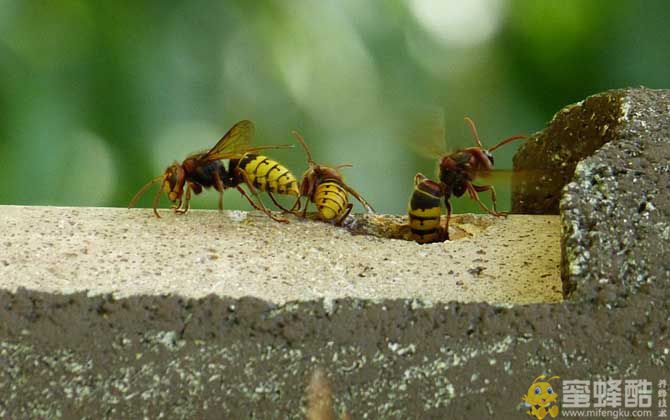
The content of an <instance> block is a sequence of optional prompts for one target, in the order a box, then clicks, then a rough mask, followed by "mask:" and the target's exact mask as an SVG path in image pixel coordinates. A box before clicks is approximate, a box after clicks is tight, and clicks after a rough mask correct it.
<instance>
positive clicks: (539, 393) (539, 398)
mask: <svg viewBox="0 0 670 420" xmlns="http://www.w3.org/2000/svg"><path fill="white" fill-rule="evenodd" d="M546 377H547V375H540V376H538V377H537V378H535V380H534V381H533V383H532V384H530V387H528V393H527V394H526V395H524V396H523V397H521V400H522V401H523V402H524V403H526V406H528V411H526V414H528V415H529V416H533V417H535V418H536V419H537V420H542V419H543V418H545V417H547V414H549V415H551V417H552V418H554V417H556V416H558V410H559V408H558V394H557V393H556V391H554V388H553V387H552V386H551V384H550V383H549V381H551V380H553V379H560V377H558V376H552V377H551V378H549V379H547V380H546V381H545V378H546Z"/></svg>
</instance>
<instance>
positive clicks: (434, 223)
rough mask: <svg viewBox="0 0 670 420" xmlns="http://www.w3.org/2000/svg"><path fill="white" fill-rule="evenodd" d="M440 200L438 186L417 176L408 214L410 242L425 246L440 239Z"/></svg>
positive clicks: (440, 193)
mask: <svg viewBox="0 0 670 420" xmlns="http://www.w3.org/2000/svg"><path fill="white" fill-rule="evenodd" d="M441 199H442V191H441V189H440V186H439V185H438V184H437V183H435V182H433V181H431V180H429V179H427V178H426V177H424V176H421V177H419V175H417V177H416V178H415V181H414V191H413V192H412V197H411V199H410V201H409V212H408V213H409V227H410V230H411V234H410V238H411V239H412V240H414V241H416V242H418V243H422V244H425V243H430V242H435V241H438V240H440V239H441V238H442V226H441V225H440V216H441V213H442V210H441V208H440V200H441Z"/></svg>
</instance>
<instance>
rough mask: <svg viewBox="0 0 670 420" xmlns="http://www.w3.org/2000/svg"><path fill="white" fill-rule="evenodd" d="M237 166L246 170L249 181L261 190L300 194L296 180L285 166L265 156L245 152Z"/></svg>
mask: <svg viewBox="0 0 670 420" xmlns="http://www.w3.org/2000/svg"><path fill="white" fill-rule="evenodd" d="M237 166H238V167H239V168H240V169H242V170H243V171H244V172H246V174H247V176H248V177H249V181H250V182H251V183H252V184H253V186H254V187H256V188H258V189H259V190H261V191H266V192H273V193H278V194H286V195H295V196H296V197H297V196H299V195H300V190H299V189H298V181H297V180H296V178H295V176H294V175H293V174H292V173H291V171H289V170H288V169H287V168H286V167H285V166H283V165H282V164H280V163H279V162H277V161H275V160H272V159H270V158H268V157H266V156H262V155H256V154H253V153H247V154H246V155H244V157H242V159H240V161H239V163H238V164H237Z"/></svg>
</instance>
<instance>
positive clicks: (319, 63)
mask: <svg viewBox="0 0 670 420" xmlns="http://www.w3.org/2000/svg"><path fill="white" fill-rule="evenodd" d="M669 8H670V6H669V5H668V3H667V2H664V1H662V0H657V1H646V2H637V1H604V0H602V1H588V0H587V1H584V0H566V1H562V2H542V1H532V0H523V1H512V0H509V1H505V0H462V1H458V0H391V1H382V0H371V1H366V2H360V1H356V0H340V1H336V2H320V1H308V0H304V1H301V0H289V1H282V0H263V1H255V2H244V1H239V0H236V1H232V2H213V1H203V0H194V1H190V2H185V1H164V0H161V1H158V0H153V1H141V2H131V1H120V2H111V1H104V0H102V1H98V2H94V1H83V0H81V1H79V0H61V1H53V0H51V1H49V0H43V1H38V0H36V1H23V0H0V110H1V112H0V176H1V177H2V179H3V180H4V181H3V186H2V188H0V203H3V204H53V205H106V206H125V205H126V204H127V202H128V200H129V199H130V197H131V196H132V195H133V194H134V192H135V191H136V190H137V189H138V188H139V187H140V186H141V185H143V184H144V183H145V182H146V181H147V180H149V179H150V178H151V177H153V176H155V175H157V174H159V173H161V172H162V171H163V169H164V168H165V167H166V166H167V165H168V164H170V163H171V162H172V161H173V160H181V159H183V158H184V157H185V156H186V155H187V154H188V153H189V152H193V151H196V150H200V149H205V148H207V147H209V146H211V145H213V144H214V142H216V140H218V138H219V137H220V136H221V134H222V133H224V132H225V131H226V130H227V129H228V127H230V126H231V125H232V124H233V123H235V122H236V121H238V120H240V119H244V118H248V119H251V120H253V121H255V123H256V128H257V130H256V144H274V143H287V142H293V140H292V138H291V137H290V135H289V133H290V131H291V130H293V129H296V130H298V131H300V132H301V133H302V134H303V135H304V137H305V138H306V139H307V141H308V142H309V143H310V145H311V147H312V151H313V154H314V156H315V158H316V159H317V161H319V162H323V163H330V164H333V165H334V164H338V163H352V164H354V167H353V168H352V169H345V171H346V172H345V176H346V179H347V180H348V182H349V183H350V184H351V185H352V186H354V187H355V188H356V189H358V190H359V191H360V192H361V193H362V194H363V195H364V196H365V197H366V198H367V199H368V200H369V201H370V202H371V203H373V205H375V207H376V208H377V209H378V210H379V211H382V212H395V213H401V212H404V211H405V207H406V203H407V200H408V196H409V194H410V192H411V188H412V185H411V184H412V178H413V175H414V174H415V173H416V172H417V171H421V172H424V173H426V174H427V175H429V176H432V175H434V173H435V166H436V163H435V162H436V159H435V157H434V155H431V153H434V152H435V151H440V152H444V151H447V150H454V149H457V148H460V147H464V146H470V145H471V144H472V143H473V141H472V138H471V136H470V133H469V131H468V129H467V126H466V125H465V124H464V122H463V117H464V116H466V115H467V116H470V117H472V118H473V119H474V120H475V121H476V122H477V123H478V126H479V130H480V134H481V136H482V139H483V141H484V143H485V144H493V143H495V142H497V140H499V139H501V138H503V137H507V136H509V135H513V134H522V133H531V132H533V131H537V130H540V129H542V128H543V126H544V124H545V123H546V122H547V121H548V120H549V119H550V118H551V117H552V115H553V114H554V113H555V112H556V111H557V110H558V109H560V108H561V107H562V106H564V105H566V104H569V103H572V102H576V101H578V100H581V99H582V98H584V97H585V96H588V95H590V94H593V93H596V92H598V91H602V90H606V89H610V88H618V87H626V86H637V85H646V86H649V87H653V88H664V87H668V83H667V82H668V80H667V77H668V76H667V68H668V65H669V64H670V54H669V53H668V48H667V46H668V45H670V27H669V26H668V25H667V23H666V21H667V16H668V9H669ZM516 147H517V146H511V147H508V148H506V149H501V150H500V152H499V153H497V157H496V164H497V166H498V167H500V168H509V167H511V157H512V155H513V153H514V149H515V148H516ZM272 156H273V157H275V158H277V159H278V160H280V161H281V162H283V163H285V164H286V165H288V166H289V167H291V168H293V170H294V172H295V173H296V175H300V174H301V173H302V171H303V170H304V169H305V167H306V165H305V157H304V155H303V153H302V151H301V149H299V148H297V149H294V150H289V151H277V152H276V153H272ZM507 184H508V182H507V181H505V180H500V181H496V184H495V185H496V186H497V188H498V190H499V193H500V194H499V195H500V200H501V202H502V203H505V202H506V201H508V200H509V191H508V190H509V187H508V186H507ZM487 199H488V197H487ZM149 201H150V198H149V197H147V198H145V199H144V200H143V201H142V203H143V204H144V205H148V203H149ZM215 203H216V194H213V193H211V192H210V193H206V194H203V195H202V196H200V197H196V198H195V199H194V200H193V205H194V207H214V206H215ZM454 204H455V210H456V211H457V212H463V211H473V210H477V209H476V207H475V206H474V205H473V204H472V203H470V202H469V201H468V200H465V199H461V200H456V202H455V203H454ZM225 206H226V207H227V208H248V206H247V205H246V203H244V202H243V201H242V199H241V198H240V197H239V194H237V193H236V192H228V193H227V194H226V196H225ZM502 207H503V208H506V207H508V205H507V204H505V205H503V206H502Z"/></svg>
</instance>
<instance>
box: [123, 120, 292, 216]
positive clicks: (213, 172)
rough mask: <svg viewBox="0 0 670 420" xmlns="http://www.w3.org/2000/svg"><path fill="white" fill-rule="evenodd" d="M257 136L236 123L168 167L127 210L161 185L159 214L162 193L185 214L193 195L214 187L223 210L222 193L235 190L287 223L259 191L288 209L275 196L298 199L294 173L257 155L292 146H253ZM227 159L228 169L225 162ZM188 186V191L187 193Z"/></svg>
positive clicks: (250, 128)
mask: <svg viewBox="0 0 670 420" xmlns="http://www.w3.org/2000/svg"><path fill="white" fill-rule="evenodd" d="M253 133H254V124H253V123H252V122H251V121H248V120H243V121H240V122H238V123H237V124H235V125H234V126H233V127H232V128H231V129H230V130H228V132H227V133H226V134H224V136H223V137H222V138H221V139H220V140H219V141H218V142H217V143H216V144H215V145H214V147H212V148H211V149H210V150H208V151H204V152H198V153H194V154H192V155H190V156H188V157H187V158H186V159H185V160H184V161H183V162H182V163H181V164H180V163H178V162H175V163H173V164H172V165H170V166H168V168H167V169H166V170H165V172H164V173H163V174H162V175H160V176H157V177H156V178H154V179H152V180H151V181H149V182H148V183H147V184H146V185H144V186H143V187H142V188H141V189H140V190H139V191H138V192H137V194H135V196H134V197H133V198H132V200H130V203H129V204H128V208H131V207H133V206H134V205H135V204H136V203H137V201H138V200H139V198H140V197H141V196H142V195H143V194H144V193H145V192H146V191H147V190H148V189H149V188H150V187H151V186H152V185H154V184H157V183H160V184H161V186H160V188H159V189H158V191H157V192H156V196H155V197H154V201H153V210H154V214H155V215H156V217H159V218H160V215H159V214H158V209H157V208H158V202H159V200H160V196H161V192H165V194H167V196H168V199H169V200H170V201H171V202H172V203H173V205H172V209H173V210H174V211H175V212H176V213H177V214H184V213H186V212H188V210H189V208H190V201H191V192H193V193H194V194H196V195H197V194H200V193H201V192H202V190H203V188H214V189H215V190H216V191H218V192H219V209H220V210H221V209H223V192H224V190H226V189H227V188H235V189H237V190H238V191H239V192H240V194H242V195H243V196H244V197H245V198H246V199H247V200H248V201H249V203H250V204H251V205H252V206H253V207H254V208H255V209H256V210H260V211H262V212H264V213H265V214H266V215H268V216H269V217H270V218H272V219H273V220H276V221H279V222H288V221H287V220H285V219H280V218H277V217H275V216H274V215H273V214H272V213H270V211H269V210H268V209H267V208H266V207H265V205H264V204H263V201H262V200H261V199H260V196H259V195H258V191H261V192H266V193H267V194H268V195H269V196H270V198H271V199H272V201H273V202H274V203H275V204H276V205H277V206H279V207H280V208H281V209H283V210H285V211H286V209H284V208H283V207H282V206H281V205H280V204H279V203H278V202H277V200H276V199H275V197H274V195H273V193H277V194H284V195H293V196H296V197H299V195H300V192H299V190H298V182H297V180H296V178H295V176H293V174H292V173H291V172H290V171H289V170H288V169H286V168H285V167H284V166H282V165H281V164H279V163H278V162H276V161H274V160H272V159H270V158H268V157H265V156H263V155H259V154H257V153H258V152H260V151H262V150H268V149H282V148H288V147H292V146H286V145H276V146H259V147H252V146H251V145H250V142H251V138H252V137H253ZM225 160H228V161H229V162H228V167H226V166H225V163H224V161H225ZM242 185H246V186H247V187H248V188H249V191H251V193H252V194H253V195H254V197H255V198H256V199H257V203H256V202H254V200H252V199H251V197H250V196H249V195H248V194H247V193H246V191H245V190H244V189H243V188H242ZM184 186H186V191H184Z"/></svg>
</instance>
